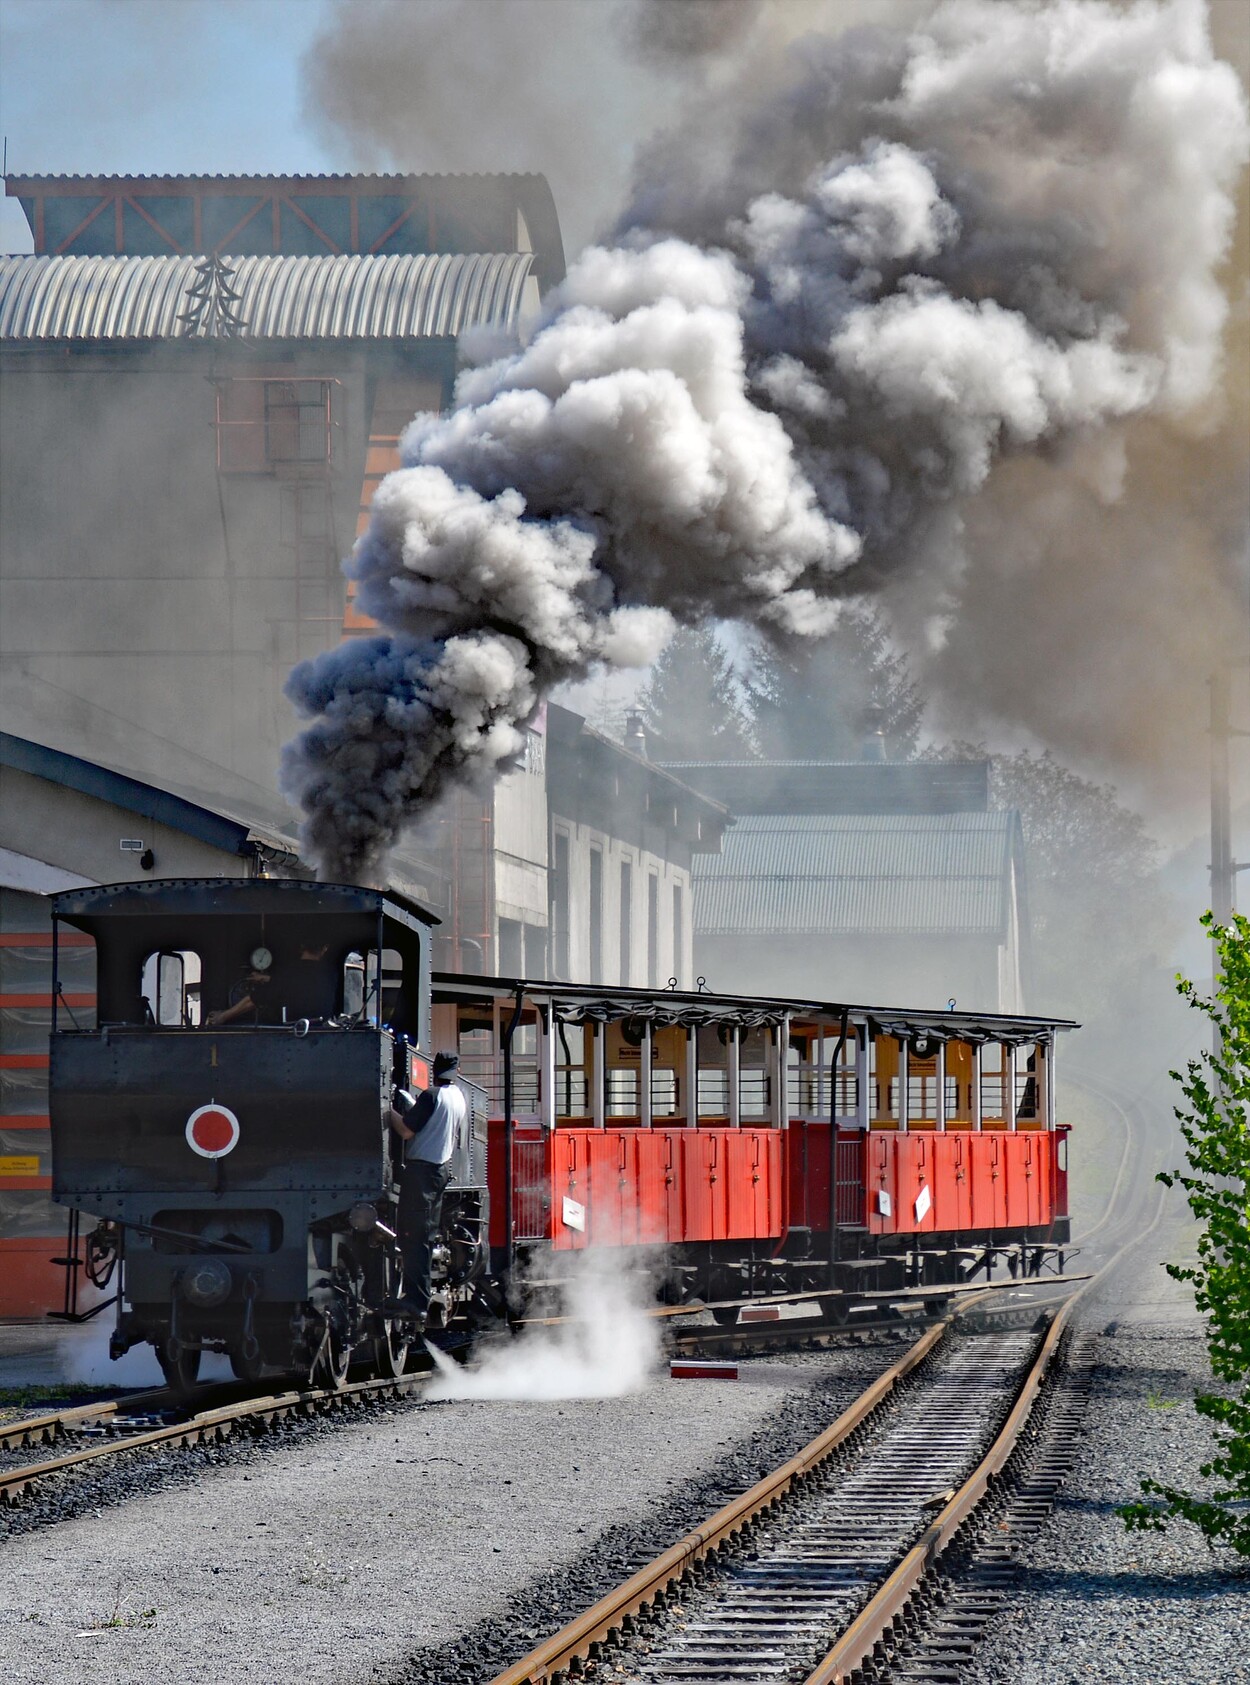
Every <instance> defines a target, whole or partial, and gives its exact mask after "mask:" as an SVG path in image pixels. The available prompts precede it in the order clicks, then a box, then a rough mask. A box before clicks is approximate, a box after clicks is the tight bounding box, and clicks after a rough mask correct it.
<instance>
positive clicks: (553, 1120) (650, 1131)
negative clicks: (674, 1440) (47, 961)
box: [50, 879, 1073, 1389]
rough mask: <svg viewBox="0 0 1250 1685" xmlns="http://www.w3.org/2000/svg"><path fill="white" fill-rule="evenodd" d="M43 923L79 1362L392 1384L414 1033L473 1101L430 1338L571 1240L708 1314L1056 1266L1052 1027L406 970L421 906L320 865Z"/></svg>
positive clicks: (110, 899)
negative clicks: (91, 1348) (646, 1275)
mask: <svg viewBox="0 0 1250 1685" xmlns="http://www.w3.org/2000/svg"><path fill="white" fill-rule="evenodd" d="M52 911H53V968H54V985H53V987H54V1003H56V1004H54V1015H53V1028H52V1038H51V1059H50V1114H51V1130H52V1151H53V1198H54V1199H55V1200H57V1201H58V1202H59V1203H60V1204H62V1205H65V1206H67V1207H69V1208H70V1226H71V1245H70V1246H69V1247H68V1248H67V1257H68V1259H69V1262H70V1264H71V1268H72V1267H73V1266H74V1264H75V1262H76V1260H77V1257H78V1251H79V1247H78V1227H77V1225H78V1223H79V1221H80V1214H82V1213H86V1214H88V1215H89V1216H91V1217H94V1218H95V1219H96V1220H97V1221H96V1226H95V1227H94V1229H92V1231H91V1232H90V1233H89V1234H87V1235H86V1236H85V1240H84V1243H83V1247H82V1250H83V1253H84V1260H83V1267H84V1268H85V1272H86V1275H87V1277H88V1279H89V1280H90V1281H91V1282H92V1284H93V1285H94V1286H95V1287H96V1288H98V1289H100V1290H101V1291H104V1290H107V1289H108V1288H109V1287H110V1286H111V1285H113V1283H114V1282H115V1283H116V1290H115V1293H114V1295H113V1297H112V1299H110V1300H108V1301H106V1303H107V1304H108V1305H109V1306H111V1307H112V1308H114V1310H115V1326H114V1330H113V1334H112V1339H111V1351H112V1353H113V1355H114V1356H120V1355H121V1354H122V1353H123V1352H125V1351H127V1350H128V1349H129V1348H130V1347H132V1346H134V1345H136V1344H139V1343H142V1342H150V1343H151V1344H152V1345H153V1346H154V1347H155V1350H156V1353H157V1356H158V1359H159V1361H160V1364H161V1367H162V1369H163V1371H164V1373H165V1375H166V1377H167V1378H168V1380H169V1381H170V1383H171V1384H172V1385H174V1386H176V1387H179V1388H182V1389H185V1388H187V1387H189V1386H190V1385H191V1384H192V1383H193V1382H194V1380H195V1378H196V1375H197V1373H198V1370H199V1365H200V1358H201V1354H202V1353H203V1352H205V1351H224V1352H225V1353H227V1354H228V1356H229V1360H230V1362H231V1364H232V1366H233V1368H234V1370H235V1372H236V1373H237V1374H239V1375H240V1376H245V1377H254V1376H257V1375H259V1374H260V1373H261V1372H262V1370H263V1368H264V1367H265V1366H266V1365H268V1366H272V1367H274V1368H277V1369H281V1370H283V1371H291V1370H295V1371H298V1372H302V1373H304V1374H306V1375H307V1376H308V1377H309V1378H310V1379H312V1380H314V1381H316V1382H319V1383H320V1384H325V1385H330V1386H341V1385H342V1384H343V1383H344V1381H345V1380H346V1377H347V1372H348V1367H349V1365H350V1364H351V1363H353V1362H365V1363H368V1364H369V1365H371V1366H372V1367H374V1368H375V1369H377V1370H378V1371H379V1372H381V1373H383V1374H396V1373H399V1372H400V1371H401V1370H402V1369H403V1367H404V1364H405V1362H406V1357H407V1345H408V1333H407V1327H406V1324H405V1323H404V1321H403V1320H402V1318H397V1317H395V1316H393V1315H391V1314H390V1311H389V1310H388V1306H389V1305H390V1304H391V1303H392V1302H393V1301H394V1299H395V1297H396V1296H397V1293H398V1290H399V1287H400V1280H399V1275H400V1254H399V1246H398V1239H397V1228H398V1224H397V1213H398V1173H399V1164H398V1162H397V1159H396V1156H395V1155H396V1151H397V1146H398V1143H397V1142H395V1140H394V1137H393V1134H392V1132H391V1131H390V1129H389V1128H388V1123H387V1115H388V1110H389V1106H390V1101H391V1097H392V1092H393V1089H394V1087H395V1086H399V1087H403V1088H407V1089H420V1088H422V1087H424V1086H426V1085H427V1084H428V1082H429V1069H430V1058H431V1052H432V1049H433V1048H434V1047H436V1046H440V1047H444V1046H445V1047H454V1048H456V1049H458V1051H459V1052H460V1056H461V1074H462V1077H463V1079H464V1080H463V1083H462V1086H463V1087H464V1089H465V1092H466V1095H467V1096H468V1098H469V1101H470V1106H469V1114H470V1120H471V1121H470V1126H469V1129H468V1131H467V1139H465V1140H464V1141H463V1142H462V1143H461V1144H460V1147H459V1148H458V1150H457V1155H456V1158H455V1159H454V1161H453V1165H452V1179H451V1182H450V1185H449V1189H448V1193H447V1196H446V1199H445V1202H444V1209H443V1221H442V1232H441V1234H440V1236H439V1238H438V1242H437V1244H436V1247H435V1252H434V1286H435V1292H434V1298H433V1301H432V1304H431V1311H430V1318H429V1323H428V1329H429V1331H430V1333H431V1334H432V1336H433V1337H435V1338H438V1337H440V1334H442V1337H444V1338H447V1337H448V1336H450V1335H453V1334H456V1333H457V1332H460V1331H465V1330H468V1329H470V1328H472V1327H473V1326H475V1325H477V1324H479V1323H481V1322H482V1321H483V1320H487V1319H494V1318H497V1317H498V1316H499V1315H500V1314H501V1313H502V1312H503V1311H504V1308H505V1304H506V1301H507V1295H508V1291H509V1287H510V1284H513V1283H514V1282H515V1281H516V1280H517V1279H518V1277H519V1266H520V1265H522V1264H524V1265H526V1266H527V1268H528V1271H529V1273H530V1275H531V1276H534V1275H538V1276H546V1277H548V1278H558V1276H559V1273H560V1270H561V1267H562V1266H563V1264H564V1263H565V1262H567V1260H565V1257H564V1255H565V1254H567V1253H569V1252H573V1251H581V1250H583V1249H585V1248H586V1247H588V1246H595V1247H599V1248H606V1249H612V1250H613V1251H614V1252H615V1253H618V1254H619V1255H620V1258H621V1261H622V1262H626V1263H627V1262H628V1261H629V1260H630V1258H632V1257H637V1258H639V1259H642V1258H645V1259H646V1260H648V1262H649V1263H650V1264H651V1265H652V1266H654V1267H655V1268H656V1269H657V1271H658V1275H659V1278H660V1280H661V1283H662V1287H663V1291H664V1293H665V1295H666V1296H667V1297H669V1298H672V1299H675V1300H678V1301H693V1300H699V1301H701V1302H704V1303H710V1304H711V1305H712V1306H713V1308H714V1314H715V1315H716V1316H717V1317H718V1319H719V1320H721V1321H722V1322H732V1321H733V1320H734V1319H735V1318H736V1317H737V1315H738V1312H739V1309H740V1308H741V1305H742V1304H743V1303H744V1302H746V1301H749V1300H750V1299H751V1298H753V1297H755V1296H758V1295H761V1294H786V1295H795V1294H800V1293H812V1294H813V1295H815V1296H818V1301H819V1303H820V1305H821V1307H822V1309H823V1310H824V1311H825V1314H826V1315H827V1316H829V1317H830V1318H832V1319H834V1320H839V1319H843V1318H845V1317H846V1316H847V1315H849V1314H850V1312H851V1311H852V1310H853V1309H854V1308H855V1307H856V1306H862V1305H864V1304H868V1303H873V1302H885V1303H897V1302H899V1301H900V1300H901V1299H902V1298H905V1297H906V1296H908V1295H913V1296H919V1297H921V1298H922V1299H924V1300H925V1301H926V1302H928V1301H941V1300H942V1299H943V1296H944V1295H949V1294H950V1293H951V1292H953V1291H955V1290H956V1289H958V1288H959V1287H960V1286H964V1285H967V1284H968V1283H970V1282H971V1281H973V1280H975V1279H976V1278H977V1277H978V1275H979V1273H980V1272H982V1271H984V1272H985V1273H986V1274H987V1275H988V1274H989V1273H990V1271H991V1270H992V1269H993V1268H994V1267H995V1265H996V1264H1005V1266H1006V1267H1007V1269H1008V1270H1009V1271H1010V1272H1011V1274H1012V1275H1013V1276H1018V1277H1025V1276H1033V1275H1037V1274H1038V1273H1040V1272H1041V1271H1043V1270H1046V1269H1049V1268H1060V1269H1061V1268H1062V1263H1063V1253H1064V1248H1065V1247H1066V1245H1067V1244H1068V1239H1069V1236H1068V1221H1067V1160H1066V1139H1067V1131H1066V1128H1065V1127H1064V1126H1063V1125H1061V1124H1059V1123H1058V1122H1057V1121H1056V1113H1055V1085H1054V1048H1055V1040H1056V1036H1057V1033H1058V1032H1059V1031H1061V1030H1064V1029H1068V1028H1072V1027H1073V1026H1072V1025H1071V1024H1070V1023H1069V1022H1068V1021H1066V1020H1055V1019H1040V1018H1024V1017H1012V1018H1007V1017H998V1016H985V1015H971V1014H967V1013H956V1012H954V1011H953V1010H952V1011H948V1012H937V1013H933V1012H901V1011H895V1010H889V1011H886V1010H883V1009H878V1008H869V1007H860V1006H848V1005H841V1004H829V1003H822V1002H815V1001H804V1000H776V999H758V998H753V997H747V996H736V995H714V994H711V993H708V992H706V991H705V990H703V989H700V990H699V991H698V992H683V991H679V990H677V989H676V987H675V986H671V987H670V988H669V989H667V990H659V991H656V990H651V991H648V990H640V989H628V988H603V987H598V986H585V985H571V984H563V983H554V982H536V981H526V980H517V979H506V978H483V977H469V976H461V975H451V974H439V975H434V974H432V972H431V968H430V931H431V926H432V925H433V924H434V923H435V922H436V920H435V919H434V917H433V915H432V914H431V913H430V912H429V911H428V910H426V909H425V908H423V907H421V906H420V905H419V904H417V903H416V902H414V901H411V900H408V899H406V898H405V897H403V896H400V895H397V894H394V893H383V892H381V891H377V890H371V889H364V888H357V887H353V886H347V885H335V884H313V883H308V882H304V881H300V880H275V879H248V880H232V879H178V880H166V881H151V882H145V883H126V884H119V885H113V886H104V887H100V888H85V889H75V890H71V891H68V892H66V893H64V894H61V895H58V896H56V897H54V898H53V902H52ZM70 943H72V944H74V945H75V946H76V947H78V948H81V947H83V946H91V945H93V946H94V950H95V955H96V974H97V992H96V1014H95V1018H94V1021H91V1020H90V1019H88V1018H86V1017H84V1016H83V1013H82V1009H81V1008H75V1009H73V1010H71V1009H70V1008H69V1007H68V1006H67V1005H65V1004H62V1003H61V1002H62V997H61V990H60V983H59V969H58V968H59V963H60V960H59V955H60V953H61V951H62V950H63V949H64V947H65V945H66V944H70ZM78 957H79V958H81V956H78ZM95 1308H100V1307H95ZM71 1314H84V1313H79V1312H76V1311H75V1312H72V1313H71ZM85 1314H91V1313H85Z"/></svg>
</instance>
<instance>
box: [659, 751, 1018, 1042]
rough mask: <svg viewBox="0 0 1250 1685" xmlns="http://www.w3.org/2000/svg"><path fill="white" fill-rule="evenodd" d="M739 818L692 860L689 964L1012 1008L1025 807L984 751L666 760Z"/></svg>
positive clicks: (780, 987)
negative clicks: (896, 758) (997, 800)
mask: <svg viewBox="0 0 1250 1685" xmlns="http://www.w3.org/2000/svg"><path fill="white" fill-rule="evenodd" d="M668 765H669V769H670V770H671V771H673V772H674V773H676V775H677V776H678V777H680V778H682V779H683V780H686V781H688V782H689V783H691V784H693V785H694V786H695V787H696V788H697V789H700V790H702V791H704V792H705V793H706V794H708V795H711V796H713V797H715V798H717V799H719V800H720V801H722V802H724V803H725V804H726V805H727V806H728V807H729V808H730V810H731V812H732V813H733V814H734V815H735V823H734V824H733V827H732V829H730V830H729V831H728V832H727V833H726V837H725V844H724V848H723V850H722V851H721V852H719V853H718V854H715V855H703V856H700V857H699V858H698V859H697V860H696V861H695V863H694V898H695V902H694V924H695V938H694V940H695V956H694V957H695V964H696V967H697V968H698V970H699V971H701V972H703V973H704V974H705V975H706V976H707V978H708V981H709V984H710V985H711V986H712V987H713V988H725V987H727V986H728V980H729V979H730V978H731V977H733V976H734V975H736V974H738V973H739V972H740V970H741V967H742V965H743V963H744V956H747V955H749V956H750V968H751V978H752V984H751V987H752V988H753V989H758V990H760V991H761V992H763V993H770V992H777V993H783V992H787V991H788V992H790V993H792V994H799V995H808V996H811V997H813V998H816V999H822V1000H825V999H838V1000H869V999H873V1000H889V1001H896V1002H898V1003H899V1004H900V1005H907V1006H912V1007H925V1008H932V1009H934V1010H936V1009H939V1008H944V1007H946V1006H947V1005H948V1003H949V1002H950V1001H952V1000H954V1001H955V1002H956V1003H957V1004H958V1006H959V1008H960V1009H961V1010H965V1011H974V1012H1020V1011H1022V1010H1023V1009H1024V996H1025V990H1026V987H1027V977H1028V964H1029V919H1028V906H1027V896H1026V879H1025V865H1024V836H1023V832H1022V829H1021V825H1020V816H1019V814H1018V813H1015V812H1013V811H1011V810H1006V809H992V808H991V807H990V804H989V766H988V763H987V762H984V761H970V762H951V761H933V762H925V761H910V762H896V763H888V762H881V761H860V762H831V761H784V762H763V761H734V762H729V761H724V762H703V763H694V762H670V763H668Z"/></svg>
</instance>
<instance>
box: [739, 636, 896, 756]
mask: <svg viewBox="0 0 1250 1685" xmlns="http://www.w3.org/2000/svg"><path fill="white" fill-rule="evenodd" d="M745 688H746V694H747V705H748V707H749V708H750V710H751V717H752V724H753V726H754V729H755V735H756V738H757V739H758V741H759V745H760V749H761V751H762V753H763V754H765V755H766V756H769V757H775V758H776V759H778V760H821V761H857V760H860V759H862V757H863V754H864V747H865V744H866V743H867V742H868V741H869V740H870V739H872V738H873V737H874V736H875V735H876V734H877V733H878V732H880V733H881V734H882V735H883V737H884V740H885V747H886V753H887V754H888V755H889V757H890V758H891V759H892V760H907V759H909V758H910V757H911V756H912V755H914V754H915V752H916V739H917V737H918V735H919V732H920V724H921V720H922V718H923V715H924V703H923V701H922V700H921V696H920V692H919V691H918V690H917V688H916V686H915V685H914V684H913V683H912V680H911V675H910V672H909V670H908V665H907V658H906V656H905V655H902V654H901V653H899V651H897V650H896V649H895V648H894V646H893V645H892V643H891V642H890V634H889V629H888V627H887V624H886V621H885V619H884V618H883V616H882V615H881V614H880V613H879V612H878V611H877V610H876V609H875V608H872V607H869V606H865V607H851V608H847V609H846V610H845V611H844V612H843V614H842V616H841V618H840V619H839V621H838V623H837V625H836V626H835V627H834V629H833V631H832V632H830V633H829V634H828V635H827V636H826V637H824V638H821V639H819V640H816V641H806V640H805V641H802V642H798V641H795V642H792V643H789V644H786V645H784V646H781V645H770V646H768V647H766V648H765V649H764V650H762V652H761V654H760V657H759V660H758V662H757V665H756V671H755V676H754V678H753V679H752V680H751V681H750V682H749V683H748V684H747V685H746V687H745Z"/></svg>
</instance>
